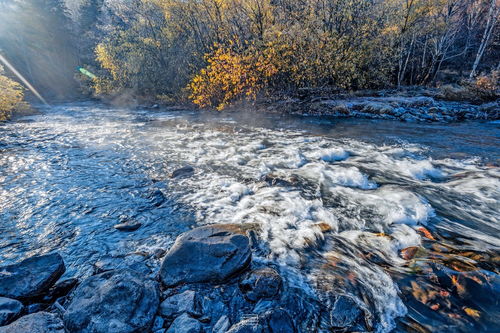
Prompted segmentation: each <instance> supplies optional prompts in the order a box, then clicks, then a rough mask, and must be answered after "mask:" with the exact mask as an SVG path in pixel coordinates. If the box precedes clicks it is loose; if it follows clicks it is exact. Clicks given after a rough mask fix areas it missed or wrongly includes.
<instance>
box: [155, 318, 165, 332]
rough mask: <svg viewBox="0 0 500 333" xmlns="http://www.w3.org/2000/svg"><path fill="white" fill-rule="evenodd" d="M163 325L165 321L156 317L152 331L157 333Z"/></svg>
mask: <svg viewBox="0 0 500 333" xmlns="http://www.w3.org/2000/svg"><path fill="white" fill-rule="evenodd" d="M164 324H165V320H164V319H163V318H162V317H160V316H157V317H156V318H155V321H154V322H153V331H154V332H155V331H158V330H161V329H162V328H163V325H164Z"/></svg>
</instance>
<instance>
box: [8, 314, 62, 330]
mask: <svg viewBox="0 0 500 333" xmlns="http://www.w3.org/2000/svg"><path fill="white" fill-rule="evenodd" d="M28 332H29V333H64V325H63V322H62V320H61V319H60V318H59V317H58V316H57V315H55V314H53V313H49V312H37V313H33V314H30V315H27V316H24V317H21V318H19V319H18V320H16V321H15V322H13V323H12V324H10V325H8V326H2V327H0V333H28Z"/></svg>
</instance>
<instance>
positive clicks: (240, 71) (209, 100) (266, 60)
mask: <svg viewBox="0 0 500 333" xmlns="http://www.w3.org/2000/svg"><path fill="white" fill-rule="evenodd" d="M205 57H206V61H207V63H208V65H207V67H206V68H203V69H201V70H200V72H199V73H198V74H197V75H196V76H195V77H194V78H193V79H192V80H191V82H190V83H189V87H188V88H189V90H190V91H191V95H190V98H191V100H192V101H193V102H194V103H195V104H197V105H198V106H200V107H202V108H204V107H215V108H217V110H222V109H224V108H225V107H226V106H228V105H229V104H230V103H231V102H232V101H234V100H236V99H238V98H250V99H253V98H255V97H256V96H257V93H258V92H259V91H260V90H261V89H262V88H263V87H265V85H266V84H267V82H268V80H269V79H270V78H271V77H272V76H273V75H275V74H276V73H277V71H278V70H277V68H276V66H274V65H273V63H272V55H271V54H269V53H260V54H259V53H257V52H256V50H255V49H254V48H251V49H250V50H248V51H247V52H245V53H243V54H240V53H237V52H235V51H234V50H232V49H231V48H225V47H218V46H217V45H215V47H214V51H213V52H212V53H210V54H207V55H206V56H205Z"/></svg>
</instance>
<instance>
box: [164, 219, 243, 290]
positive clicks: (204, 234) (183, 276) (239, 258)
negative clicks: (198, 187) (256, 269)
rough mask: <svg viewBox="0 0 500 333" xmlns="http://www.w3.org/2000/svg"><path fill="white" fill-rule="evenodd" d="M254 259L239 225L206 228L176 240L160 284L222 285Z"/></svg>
mask: <svg viewBox="0 0 500 333" xmlns="http://www.w3.org/2000/svg"><path fill="white" fill-rule="evenodd" d="M251 258H252V253H251V249H250V241H249V239H248V237H247V236H246V235H245V234H244V232H243V231H242V228H241V227H240V226H239V225H236V224H217V225H209V226H203V227H199V228H196V229H193V230H191V231H188V232H186V233H184V234H182V235H181V236H179V237H178V238H177V240H176V241H175V243H174V245H173V246H172V248H171V249H170V250H169V251H168V253H167V254H166V255H165V258H164V259H163V262H162V265H161V268H160V278H161V281H162V282H163V283H164V284H165V285H166V286H169V287H171V286H176V285H178V284H181V283H204V282H210V283H219V282H223V281H224V280H226V279H227V278H229V277H231V276H232V275H234V274H236V273H237V272H240V271H242V270H243V269H244V268H246V267H247V266H248V264H249V263H250V261H251Z"/></svg>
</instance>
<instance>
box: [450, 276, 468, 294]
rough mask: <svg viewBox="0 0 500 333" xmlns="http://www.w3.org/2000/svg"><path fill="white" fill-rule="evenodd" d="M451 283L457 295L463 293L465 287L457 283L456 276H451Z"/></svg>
mask: <svg viewBox="0 0 500 333" xmlns="http://www.w3.org/2000/svg"><path fill="white" fill-rule="evenodd" d="M451 283H452V284H453V285H454V286H455V287H456V288H457V292H458V294H459V295H462V294H464V293H465V287H464V286H463V285H462V284H461V283H460V282H459V281H458V276H456V275H452V276H451Z"/></svg>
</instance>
